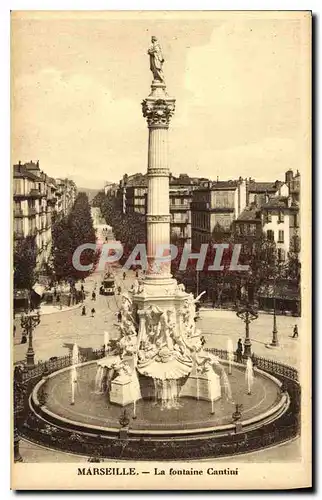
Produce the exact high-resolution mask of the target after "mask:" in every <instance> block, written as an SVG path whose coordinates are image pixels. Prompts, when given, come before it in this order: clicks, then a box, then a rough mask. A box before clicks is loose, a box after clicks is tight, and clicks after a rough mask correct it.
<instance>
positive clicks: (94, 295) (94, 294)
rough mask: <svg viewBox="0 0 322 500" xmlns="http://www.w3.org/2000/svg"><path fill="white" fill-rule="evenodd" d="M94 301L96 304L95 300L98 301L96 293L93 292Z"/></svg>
mask: <svg viewBox="0 0 322 500" xmlns="http://www.w3.org/2000/svg"><path fill="white" fill-rule="evenodd" d="M92 300H94V302H95V300H96V293H95V292H94V291H93V293H92Z"/></svg>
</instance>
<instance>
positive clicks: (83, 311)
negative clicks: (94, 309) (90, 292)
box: [82, 306, 86, 316]
mask: <svg viewBox="0 0 322 500" xmlns="http://www.w3.org/2000/svg"><path fill="white" fill-rule="evenodd" d="M82 316H86V307H85V306H83V307H82Z"/></svg>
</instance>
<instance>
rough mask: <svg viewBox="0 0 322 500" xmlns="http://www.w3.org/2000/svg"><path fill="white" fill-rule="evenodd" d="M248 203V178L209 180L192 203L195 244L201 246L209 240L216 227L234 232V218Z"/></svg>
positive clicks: (198, 190)
mask: <svg viewBox="0 0 322 500" xmlns="http://www.w3.org/2000/svg"><path fill="white" fill-rule="evenodd" d="M245 207H246V182H245V180H243V179H242V178H239V179H238V180H231V181H219V180H218V181H217V182H211V181H209V182H207V183H204V185H203V186H201V187H199V188H198V189H196V190H194V191H193V196H192V203H191V228H192V245H193V246H194V247H196V248H198V247H199V246H200V245H201V244H202V243H209V241H211V239H212V238H213V234H214V231H216V230H217V229H219V228H220V230H221V231H223V232H225V233H227V235H229V234H231V232H232V224H233V221H234V220H236V219H237V218H238V217H239V215H240V214H241V213H242V211H243V210H244V208H245Z"/></svg>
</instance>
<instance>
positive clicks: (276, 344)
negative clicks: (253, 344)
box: [270, 277, 279, 347]
mask: <svg viewBox="0 0 322 500" xmlns="http://www.w3.org/2000/svg"><path fill="white" fill-rule="evenodd" d="M273 307H274V311H273V331H272V334H273V336H272V342H271V344H270V345H271V347H278V345H279V343H278V337H277V334H278V331H277V324H276V277H275V279H274V298H273Z"/></svg>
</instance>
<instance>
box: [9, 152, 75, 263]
mask: <svg viewBox="0 0 322 500" xmlns="http://www.w3.org/2000/svg"><path fill="white" fill-rule="evenodd" d="M76 191H77V190H76V185H75V183H74V182H73V181H69V180H68V179H65V180H64V181H62V180H61V179H58V180H57V181H56V180H55V179H53V178H52V177H49V176H48V175H46V174H45V173H44V172H43V171H42V170H40V167H39V162H38V161H37V162H33V161H30V162H29V163H25V164H22V163H21V162H19V163H18V164H17V165H14V167H13V237H14V245H19V242H21V240H22V239H23V238H26V237H27V236H33V237H35V243H36V248H37V269H38V270H39V269H41V268H43V266H44V265H45V264H48V262H49V260H50V256H51V249H52V232H51V229H52V218H53V214H54V212H56V213H58V214H61V215H64V214H65V215H66V214H67V213H68V211H69V210H70V209H71V207H72V206H73V204H74V201H75V197H76Z"/></svg>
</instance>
